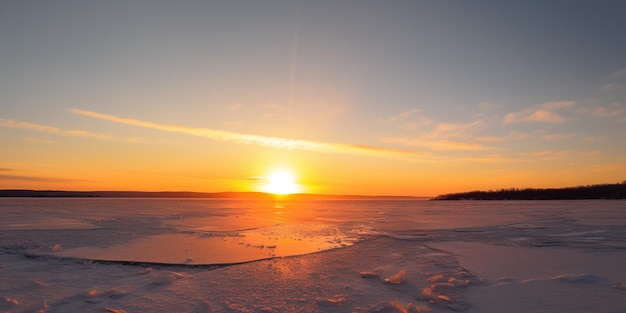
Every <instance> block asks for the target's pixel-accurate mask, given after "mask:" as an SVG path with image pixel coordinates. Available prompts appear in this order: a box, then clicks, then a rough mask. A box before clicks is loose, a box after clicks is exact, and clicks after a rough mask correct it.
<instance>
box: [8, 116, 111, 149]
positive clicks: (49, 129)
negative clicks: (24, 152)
mask: <svg viewBox="0 0 626 313" xmlns="http://www.w3.org/2000/svg"><path fill="white" fill-rule="evenodd" d="M0 126H1V127H7V128H19V129H26V130H31V131H36V132H41V133H48V134H54V135H62V136H72V137H83V138H95V139H101V140H113V137H112V136H109V135H104V134H97V133H92V132H89V131H84V130H63V129H61V128H58V127H53V126H47V125H40V124H34V123H29V122H20V121H15V120H12V119H5V118H0ZM31 141H33V140H31ZM33 142H34V141H33ZM40 142H43V141H40ZM46 143H50V142H46Z"/></svg>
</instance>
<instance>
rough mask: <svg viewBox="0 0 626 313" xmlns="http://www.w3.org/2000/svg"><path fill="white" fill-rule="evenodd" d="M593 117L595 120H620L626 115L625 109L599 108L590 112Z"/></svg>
mask: <svg viewBox="0 0 626 313" xmlns="http://www.w3.org/2000/svg"><path fill="white" fill-rule="evenodd" d="M591 115H592V116H593V117H597V118H620V117H622V116H624V115H626V108H621V107H612V108H607V107H599V108H596V109H595V110H593V111H592V112H591Z"/></svg>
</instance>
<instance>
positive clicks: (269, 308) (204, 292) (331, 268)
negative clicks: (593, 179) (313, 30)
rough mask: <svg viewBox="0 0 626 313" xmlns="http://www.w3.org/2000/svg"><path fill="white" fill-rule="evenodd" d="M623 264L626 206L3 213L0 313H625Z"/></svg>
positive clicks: (97, 202)
mask: <svg viewBox="0 0 626 313" xmlns="http://www.w3.org/2000/svg"><path fill="white" fill-rule="evenodd" d="M43 221H48V222H47V223H48V224H50V225H47V224H46V223H44V222H43ZM55 223H58V224H55ZM141 249H143V250H141ZM133 251H139V253H136V252H133ZM242 256H243V257H242ZM623 264H626V202H625V201H602V200H598V201H545V202H542V201H526V202H524V201H503V202H464V201H453V202H433V201H310V202H299V203H280V204H276V203H271V202H269V203H263V202H254V201H244V200H181V199H178V200H173V199H158V200H154V199H0V312H46V313H54V312H113V313H119V312H127V313H131V312H157V313H158V312H192V313H199V312H481V313H490V312H494V313H495V312H512V313H516V312H574V313H576V312H581V313H583V312H606V313H609V312H626V302H624V301H623V299H624V298H625V296H626V287H625V286H626V284H625V282H626V268H624V266H623Z"/></svg>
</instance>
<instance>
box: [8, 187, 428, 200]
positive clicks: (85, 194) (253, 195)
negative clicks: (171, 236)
mask: <svg viewBox="0 0 626 313" xmlns="http://www.w3.org/2000/svg"><path fill="white" fill-rule="evenodd" d="M0 197H16V198H179V199H182V198H197V199H277V198H278V199H281V200H428V199H430V197H411V196H363V195H323V194H290V195H274V194H269V193H264V192H191V191H156V192H150V191H65V190H22V189H14V190H10V189H7V190H0Z"/></svg>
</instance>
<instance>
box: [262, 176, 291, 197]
mask: <svg viewBox="0 0 626 313" xmlns="http://www.w3.org/2000/svg"><path fill="white" fill-rule="evenodd" d="M262 190H263V191H264V192H267V193H273V194H278V195H286V194H292V193H296V192H298V191H300V185H298V183H296V179H295V177H294V176H293V174H291V173H290V172H287V171H284V170H280V171H275V172H272V173H271V174H269V175H268V176H267V177H266V179H265V182H264V185H263V187H262Z"/></svg>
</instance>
